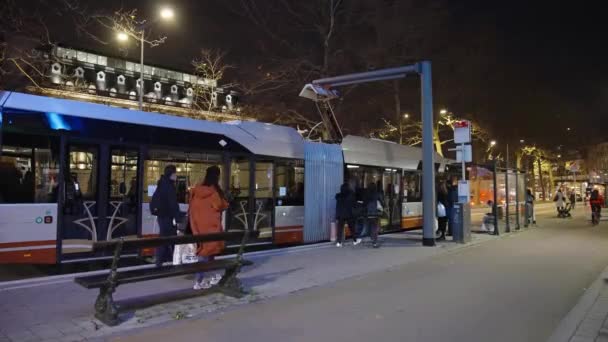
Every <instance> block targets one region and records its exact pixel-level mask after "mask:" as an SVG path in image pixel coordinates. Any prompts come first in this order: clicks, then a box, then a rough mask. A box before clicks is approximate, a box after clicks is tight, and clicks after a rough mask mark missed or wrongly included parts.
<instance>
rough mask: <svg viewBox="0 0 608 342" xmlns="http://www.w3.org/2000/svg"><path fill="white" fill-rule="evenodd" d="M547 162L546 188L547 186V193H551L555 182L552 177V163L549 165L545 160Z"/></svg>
mask: <svg viewBox="0 0 608 342" xmlns="http://www.w3.org/2000/svg"><path fill="white" fill-rule="evenodd" d="M547 164H548V169H549V186H548V188H549V193H551V194H553V193H554V192H555V191H554V190H555V189H554V184H555V182H554V179H553V165H551V163H550V162H547Z"/></svg>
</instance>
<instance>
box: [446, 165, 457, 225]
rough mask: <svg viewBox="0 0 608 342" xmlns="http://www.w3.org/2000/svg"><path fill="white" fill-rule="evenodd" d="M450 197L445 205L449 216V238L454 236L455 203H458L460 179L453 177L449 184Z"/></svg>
mask: <svg viewBox="0 0 608 342" xmlns="http://www.w3.org/2000/svg"><path fill="white" fill-rule="evenodd" d="M447 190H448V196H447V200H446V203H445V212H446V214H447V216H448V234H447V235H448V236H452V225H453V219H454V218H453V217H452V216H453V215H452V213H453V209H454V203H458V178H456V177H452V178H451V179H450V180H449V181H448V184H447Z"/></svg>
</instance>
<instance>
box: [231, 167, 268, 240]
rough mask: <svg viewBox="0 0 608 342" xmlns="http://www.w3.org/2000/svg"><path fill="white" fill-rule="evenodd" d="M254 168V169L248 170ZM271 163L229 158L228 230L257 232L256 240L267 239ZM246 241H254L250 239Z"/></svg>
mask: <svg viewBox="0 0 608 342" xmlns="http://www.w3.org/2000/svg"><path fill="white" fill-rule="evenodd" d="M253 168H254V170H252V169H253ZM273 172H274V171H273V164H272V163H271V162H264V161H253V160H251V159H249V158H233V159H232V161H231V163H230V179H229V187H230V189H229V191H230V193H231V195H232V201H231V203H230V210H229V211H228V218H229V223H228V230H245V229H249V230H251V231H256V232H259V236H258V239H257V241H258V242H263V241H271V239H272V234H273V229H272V216H273V213H274V211H273V209H274V200H273V179H274V173H273ZM250 242H256V240H255V239H251V240H250Z"/></svg>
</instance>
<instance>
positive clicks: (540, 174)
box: [536, 158, 547, 200]
mask: <svg viewBox="0 0 608 342" xmlns="http://www.w3.org/2000/svg"><path fill="white" fill-rule="evenodd" d="M536 161H537V162H538V177H539V179H540V189H541V191H542V195H543V200H546V199H547V198H546V192H545V182H543V169H542V167H541V161H540V158H539V159H537V160H536Z"/></svg>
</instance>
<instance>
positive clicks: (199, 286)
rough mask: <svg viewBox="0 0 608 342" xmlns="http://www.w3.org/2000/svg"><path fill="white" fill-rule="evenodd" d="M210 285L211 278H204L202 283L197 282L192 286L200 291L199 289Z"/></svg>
mask: <svg viewBox="0 0 608 342" xmlns="http://www.w3.org/2000/svg"><path fill="white" fill-rule="evenodd" d="M210 287H211V283H210V282H209V280H207V279H203V280H202V281H201V282H200V283H199V282H195V283H194V286H193V287H192V288H193V289H195V290H197V291H198V290H204V289H208V288H210Z"/></svg>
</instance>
